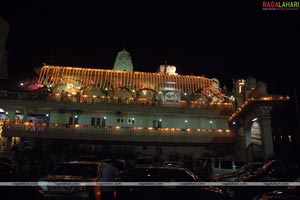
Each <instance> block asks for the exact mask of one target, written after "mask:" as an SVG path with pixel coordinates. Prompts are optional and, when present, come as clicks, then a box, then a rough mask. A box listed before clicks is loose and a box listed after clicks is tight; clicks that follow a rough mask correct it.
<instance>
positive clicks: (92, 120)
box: [91, 117, 96, 126]
mask: <svg viewBox="0 0 300 200" xmlns="http://www.w3.org/2000/svg"><path fill="white" fill-rule="evenodd" d="M95 122H96V119H95V117H92V118H91V126H95Z"/></svg>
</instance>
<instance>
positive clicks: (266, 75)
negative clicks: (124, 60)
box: [0, 0, 300, 94]
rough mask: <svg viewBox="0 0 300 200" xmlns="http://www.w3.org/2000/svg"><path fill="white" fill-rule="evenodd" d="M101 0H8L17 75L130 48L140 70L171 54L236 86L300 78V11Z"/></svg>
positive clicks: (87, 62)
mask: <svg viewBox="0 0 300 200" xmlns="http://www.w3.org/2000/svg"><path fill="white" fill-rule="evenodd" d="M96 2H97V3H95V2H93V3H92V2H89V1H78V2H75V1H58V2H56V1H36V2H32V1H13V0H11V1H7V2H6V3H4V4H3V3H2V5H1V6H0V16H2V17H3V18H4V19H5V20H6V21H8V23H9V24H10V30H9V35H8V39H7V44H6V49H7V50H8V51H9V52H10V55H9V58H8V59H9V60H8V65H9V76H10V77H17V76H19V75H20V74H23V73H26V72H28V71H29V70H30V69H32V68H33V67H40V66H42V63H43V62H46V63H49V64H54V65H68V66H79V67H101V68H107V69H111V68H112V66H113V63H114V59H115V56H116V54H117V52H118V51H120V50H122V49H123V47H125V48H126V49H127V50H128V51H129V52H130V53H131V56H132V59H133V64H134V66H135V70H136V71H150V72H154V71H156V69H157V68H158V67H159V65H160V64H162V63H164V61H165V60H167V62H168V63H169V64H172V65H176V66H177V72H179V73H180V74H194V75H202V74H205V75H206V76H207V77H211V78H212V77H216V78H218V79H219V80H220V81H221V84H222V85H223V84H227V85H229V87H230V84H231V83H232V79H233V78H238V77H241V78H247V77H248V76H254V77H256V78H257V79H258V80H262V81H264V82H266V83H267V84H268V86H269V91H271V92H280V93H283V94H287V93H288V92H289V90H290V88H292V87H294V85H300V84H299V83H298V82H299V81H298V79H299V74H298V73H296V72H295V70H296V68H299V67H300V17H299V16H300V15H299V13H300V11H262V10H261V2H259V1H249V2H248V3H247V2H244V3H242V2H239V3H238V2H230V1H220V2H222V3H220V2H217V1H208V2H211V3H208V2H206V3H205V2H202V1H191V2H190V1H179V2H177V1H173V0H167V1H163V2H154V1H146V0H141V1H114V0H110V1H108V0H106V1H100V0H99V1H96ZM297 83H298V84H297Z"/></svg>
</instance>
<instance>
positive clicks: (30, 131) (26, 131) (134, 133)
mask: <svg viewBox="0 0 300 200" xmlns="http://www.w3.org/2000/svg"><path fill="white" fill-rule="evenodd" d="M2 135H3V136H5V137H33V138H56V139H80V140H100V141H120V142H124V141H125V142H154V143H190V144H195V143H233V142H234V139H235V135H234V134H233V133H231V132H230V130H221V129H219V130H205V129H180V128H152V127H148V128H145V127H120V126H104V127H94V126H88V125H79V124H76V125H64V124H47V123H30V122H24V123H5V124H4V126H3V133H2Z"/></svg>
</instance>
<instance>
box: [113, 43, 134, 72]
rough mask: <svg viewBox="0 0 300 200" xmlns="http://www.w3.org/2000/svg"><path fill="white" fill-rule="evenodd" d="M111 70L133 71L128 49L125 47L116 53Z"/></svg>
mask: <svg viewBox="0 0 300 200" xmlns="http://www.w3.org/2000/svg"><path fill="white" fill-rule="evenodd" d="M113 70H120V71H130V72H132V71H133V65H132V61H131V57H130V54H129V52H128V51H126V50H125V48H124V49H123V50H122V51H120V52H119V53H118V55H117V57H116V60H115V64H114V68H113Z"/></svg>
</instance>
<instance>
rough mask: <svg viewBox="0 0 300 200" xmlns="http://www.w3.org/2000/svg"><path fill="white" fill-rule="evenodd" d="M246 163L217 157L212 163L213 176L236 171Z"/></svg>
mask: <svg viewBox="0 0 300 200" xmlns="http://www.w3.org/2000/svg"><path fill="white" fill-rule="evenodd" d="M245 164H246V163H245V162H244V161H241V160H227V159H222V158H220V159H215V160H214V161H213V163H212V178H214V177H217V176H221V175H224V174H229V173H233V172H236V171H237V170H238V169H240V168H241V167H242V166H244V165H245Z"/></svg>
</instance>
